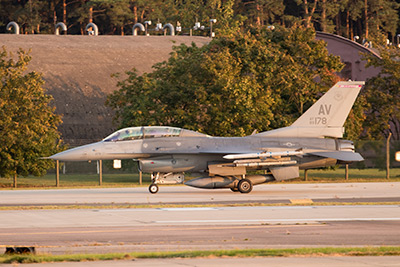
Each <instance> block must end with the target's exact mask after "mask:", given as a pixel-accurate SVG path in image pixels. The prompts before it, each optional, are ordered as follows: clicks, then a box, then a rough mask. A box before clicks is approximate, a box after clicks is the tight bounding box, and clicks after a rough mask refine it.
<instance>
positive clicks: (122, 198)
mask: <svg viewBox="0 0 400 267" xmlns="http://www.w3.org/2000/svg"><path fill="white" fill-rule="evenodd" d="M329 199H330V200H335V202H340V201H342V200H346V201H349V200H352V202H365V201H372V202H375V201H377V202H379V201H382V200H393V201H398V200H399V199H400V183H345V184H274V185H262V186H259V187H256V188H255V190H254V191H253V192H252V193H250V194H240V193H233V192H231V191H228V190H199V189H192V188H188V187H182V186H166V187H161V191H160V192H159V193H158V194H156V195H151V194H150V193H148V192H147V188H143V187H142V188H112V189H65V190H13V191H0V205H3V206H20V205H22V206H25V205H39V204H43V205H51V204H61V205H62V204H78V205H83V204H89V205H96V204H108V205H112V204H115V203H121V204H124V203H125V204H126V203H130V204H132V205H135V204H148V203H150V204H160V203H161V204H162V203H177V204H188V203H193V204H199V205H201V204H204V203H243V202H254V203H263V202H268V201H270V202H272V203H273V202H279V203H282V202H285V201H286V202H294V203H296V202H300V203H301V202H306V203H310V202H317V201H322V202H324V201H327V200H329ZM0 218H1V220H0V240H1V243H0V245H1V246H3V247H5V246H35V247H36V248H37V250H38V251H39V252H50V253H53V254H63V253H81V252H90V253H94V252H95V253H104V252H130V251H165V250H204V249H235V248H285V247H326V246H385V245H390V246H398V245H400V232H399V231H398V229H399V227H400V205H394V204H393V205H350V206H348V205H341V206H330V205H328V206H283V207H279V206H258V207H252V206H238V207H207V206H204V207H176V208H168V207H162V205H161V206H160V207H158V208H134V209H132V208H123V209H121V208H119V209H104V208H100V207H99V208H93V207H92V208H90V209H62V208H61V209H44V210H40V209H34V210H20V209H17V210H3V211H0Z"/></svg>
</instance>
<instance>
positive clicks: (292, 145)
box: [50, 82, 364, 193]
mask: <svg viewBox="0 0 400 267" xmlns="http://www.w3.org/2000/svg"><path fill="white" fill-rule="evenodd" d="M363 85H364V82H338V83H337V84H336V85H335V86H333V87H332V88H331V89H330V90H329V91H328V92H326V93H325V94H324V95H323V96H322V97H321V98H320V99H319V100H318V101H317V102H316V103H315V104H314V105H312V106H311V107H310V108H309V109H308V110H307V111H306V112H305V113H304V114H303V115H302V116H300V117H299V118H298V119H297V120H296V121H295V122H294V123H293V124H292V125H290V126H288V127H284V128H280V129H275V130H271V131H266V132H262V133H258V134H252V135H249V136H245V137H213V136H209V135H206V134H202V133H199V132H195V131H190V130H186V129H180V128H175V127H168V126H142V127H131V128H125V129H121V130H119V131H117V132H115V133H113V134H111V135H110V136H108V137H106V138H105V139H104V140H102V141H100V142H97V143H93V144H89V145H86V146H81V147H77V148H74V149H70V150H67V151H64V152H61V153H58V154H55V155H53V156H51V157H50V158H51V159H54V160H60V161H89V160H117V159H118V160H121V159H134V160H138V161H139V166H140V169H141V170H142V171H143V172H148V173H151V179H152V184H151V185H150V187H149V191H150V192H151V193H157V192H158V184H177V183H184V184H186V185H189V186H193V187H198V188H207V189H214V188H230V189H231V190H232V191H239V192H241V193H249V192H250V191H251V190H252V188H253V185H257V184H262V183H266V182H271V181H282V180H288V179H293V178H296V177H299V170H300V169H311V168H320V167H328V166H332V165H335V164H345V163H351V162H354V161H362V160H363V158H362V156H361V155H360V154H358V153H356V152H355V151H354V145H353V143H352V142H351V141H348V140H343V139H341V138H342V137H343V133H344V128H343V125H344V122H345V120H346V118H347V116H348V114H349V112H350V110H351V108H352V106H353V103H354V101H355V100H356V98H357V95H358V93H359V92H360V89H361V87H362V86H363ZM257 170H264V171H265V174H251V173H249V172H252V171H257ZM185 173H198V174H199V175H200V177H198V178H195V179H192V180H189V181H186V182H184V174H185Z"/></svg>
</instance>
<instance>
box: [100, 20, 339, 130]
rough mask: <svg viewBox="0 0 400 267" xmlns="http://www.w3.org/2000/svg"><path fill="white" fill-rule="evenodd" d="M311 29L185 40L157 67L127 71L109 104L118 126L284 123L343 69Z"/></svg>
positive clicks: (216, 127) (216, 126) (217, 126)
mask: <svg viewBox="0 0 400 267" xmlns="http://www.w3.org/2000/svg"><path fill="white" fill-rule="evenodd" d="M314 35H315V32H314V31H313V30H312V29H306V28H304V27H294V28H291V29H285V28H281V27H277V29H276V30H274V31H271V30H269V29H267V28H253V29H252V30H251V31H249V32H247V33H244V34H243V33H239V32H238V33H236V34H235V35H234V36H230V37H221V38H215V39H213V40H212V41H211V42H210V44H209V45H206V46H203V47H201V48H199V47H196V46H195V45H192V46H191V47H187V46H185V45H181V46H179V47H176V48H175V49H174V52H173V53H172V55H171V57H170V59H169V60H168V61H166V62H163V63H159V64H157V65H155V66H154V69H155V70H154V72H152V73H145V74H143V75H141V76H138V75H137V74H136V72H135V71H131V72H127V75H128V77H127V78H126V79H124V80H122V81H120V82H119V84H118V86H119V87H120V90H118V91H116V92H114V93H113V94H112V95H110V96H109V98H108V105H109V106H111V107H113V108H114V109H115V110H116V114H117V118H118V119H119V120H120V123H121V125H120V126H121V127H124V126H135V125H172V126H177V127H184V128H188V129H193V130H199V131H201V132H204V133H207V134H211V135H224V136H237V135H247V134H250V133H251V132H252V131H253V130H255V129H257V130H259V131H264V130H269V129H271V128H277V127H282V126H287V125H288V124H289V123H291V122H293V120H294V119H296V118H297V117H298V116H299V115H300V114H301V113H302V112H303V111H304V110H305V108H306V107H308V106H310V105H311V104H312V103H313V102H314V101H315V100H316V99H317V98H319V97H320V94H321V92H324V91H326V90H327V89H328V88H329V87H330V86H331V85H332V84H333V83H334V82H335V81H336V79H337V76H336V75H335V74H334V72H335V71H339V70H340V69H341V67H342V64H341V63H340V61H339V59H338V58H337V57H334V56H331V55H329V54H328V52H327V50H326V44H325V43H324V42H322V41H317V40H315V38H314V37H315V36H314ZM316 80H319V81H318V82H316Z"/></svg>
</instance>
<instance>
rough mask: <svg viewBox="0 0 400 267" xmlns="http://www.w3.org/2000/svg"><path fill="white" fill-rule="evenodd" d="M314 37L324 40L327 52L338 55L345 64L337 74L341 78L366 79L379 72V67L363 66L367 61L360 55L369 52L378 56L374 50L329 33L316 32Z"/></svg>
mask: <svg viewBox="0 0 400 267" xmlns="http://www.w3.org/2000/svg"><path fill="white" fill-rule="evenodd" d="M316 39H318V40H324V41H325V42H326V43H327V44H328V45H327V49H328V51H329V53H331V54H333V55H335V56H340V59H341V61H342V62H343V63H344V64H345V67H344V68H343V70H342V71H341V72H340V74H339V75H340V76H341V77H342V78H343V79H345V80H352V81H366V80H367V79H369V78H371V77H373V76H376V75H378V74H379V72H380V69H379V68H375V67H369V68H366V67H365V64H366V63H367V62H366V61H365V60H363V59H362V55H361V54H362V53H371V54H372V55H374V56H376V57H380V56H379V55H378V54H377V53H376V52H375V51H374V50H372V49H370V48H367V47H365V46H363V45H361V44H359V43H357V42H354V41H352V40H350V39H347V38H344V37H342V36H339V35H335V34H331V33H325V32H317V33H316Z"/></svg>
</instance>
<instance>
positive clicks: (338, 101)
mask: <svg viewBox="0 0 400 267" xmlns="http://www.w3.org/2000/svg"><path fill="white" fill-rule="evenodd" d="M363 85H364V82H338V83H336V84H335V85H334V86H333V87H332V88H331V89H329V91H328V92H326V93H325V94H324V95H323V96H322V97H321V98H320V99H319V100H318V101H317V102H315V103H314V104H313V105H312V106H311V107H310V108H309V109H308V110H307V111H306V112H305V113H303V115H301V116H300V117H299V118H298V119H297V120H296V121H295V122H294V123H293V124H292V125H291V126H288V127H284V128H280V129H276V130H272V131H268V132H263V133H260V134H259V135H261V136H271V137H319V138H323V137H334V138H341V137H343V133H344V128H343V125H344V122H345V121H346V119H347V116H348V115H349V113H350V110H351V108H352V106H353V104H354V101H355V100H356V98H357V95H358V93H359V92H360V90H361V87H362V86H363Z"/></svg>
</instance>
